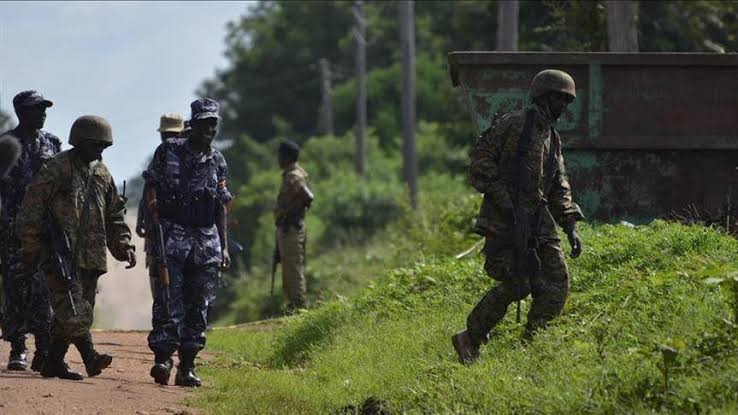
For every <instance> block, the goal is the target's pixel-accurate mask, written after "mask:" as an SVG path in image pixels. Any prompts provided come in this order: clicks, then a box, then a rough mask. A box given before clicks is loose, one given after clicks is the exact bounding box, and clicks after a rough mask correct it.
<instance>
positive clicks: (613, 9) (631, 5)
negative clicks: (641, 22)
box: [605, 0, 638, 52]
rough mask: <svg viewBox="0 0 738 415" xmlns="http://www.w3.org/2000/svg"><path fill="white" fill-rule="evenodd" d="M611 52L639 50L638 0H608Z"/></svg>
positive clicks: (608, 37)
mask: <svg viewBox="0 0 738 415" xmlns="http://www.w3.org/2000/svg"><path fill="white" fill-rule="evenodd" d="M605 5H606V6H607V43H608V48H609V49H610V52H638V2H637V1H631V0H618V1H606V2H605Z"/></svg>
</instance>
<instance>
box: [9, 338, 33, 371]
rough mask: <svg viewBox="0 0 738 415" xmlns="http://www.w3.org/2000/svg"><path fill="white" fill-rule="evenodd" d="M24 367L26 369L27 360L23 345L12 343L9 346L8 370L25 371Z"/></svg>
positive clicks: (21, 343) (22, 343)
mask: <svg viewBox="0 0 738 415" xmlns="http://www.w3.org/2000/svg"><path fill="white" fill-rule="evenodd" d="M26 367H28V360H27V358H26V345H25V343H24V342H13V343H12V344H11V346H10V356H8V370H26Z"/></svg>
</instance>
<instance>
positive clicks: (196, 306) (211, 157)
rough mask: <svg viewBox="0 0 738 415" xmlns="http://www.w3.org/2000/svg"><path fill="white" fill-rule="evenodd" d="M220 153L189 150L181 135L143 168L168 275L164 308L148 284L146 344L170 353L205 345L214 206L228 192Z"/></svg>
mask: <svg viewBox="0 0 738 415" xmlns="http://www.w3.org/2000/svg"><path fill="white" fill-rule="evenodd" d="M226 176H227V165H226V161H225V158H224V157H223V155H222V154H221V153H220V152H219V151H218V150H216V149H214V148H210V149H209V151H208V152H206V153H204V154H203V153H199V154H195V153H194V152H193V150H192V149H191V147H190V145H189V141H188V139H187V138H175V139H170V140H167V141H166V142H165V143H162V144H161V145H160V146H159V147H158V148H157V149H156V152H155V153H154V158H153V160H152V161H151V164H150V165H149V167H148V169H147V170H146V171H145V172H144V173H143V177H144V178H145V179H146V183H147V185H149V186H153V188H155V189H156V193H157V200H158V206H159V215H160V222H161V225H162V228H163V233H164V240H165V251H166V258H167V261H168V266H169V274H170V287H169V290H170V311H171V315H167V312H166V308H165V306H164V304H163V296H162V285H161V283H160V281H159V280H156V282H155V283H154V285H155V290H156V295H155V296H154V304H153V317H152V326H153V329H152V330H151V332H150V333H149V337H148V341H149V348H150V349H151V350H152V351H154V352H155V353H163V354H168V355H171V354H172V353H173V352H174V351H176V350H179V351H180V353H181V351H182V350H186V351H191V352H195V353H196V352H198V351H200V350H202V349H203V348H204V347H205V330H206V328H207V310H208V305H209V304H210V303H211V302H212V301H213V300H214V299H215V292H214V290H215V286H216V284H217V281H218V272H219V266H220V263H221V261H222V258H221V244H220V239H219V236H218V229H217V226H216V225H215V217H216V215H215V211H216V209H217V208H218V207H221V206H223V205H225V204H226V203H228V202H229V201H230V200H231V199H233V196H232V195H231V193H230V192H229V191H228V188H227V187H226Z"/></svg>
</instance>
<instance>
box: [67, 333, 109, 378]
mask: <svg viewBox="0 0 738 415" xmlns="http://www.w3.org/2000/svg"><path fill="white" fill-rule="evenodd" d="M74 345H75V346H76V347H77V350H79V354H80V356H82V361H83V362H84V363H85V370H86V371H87V376H89V377H95V376H97V375H99V374H101V373H102V371H103V369H105V368H106V367H108V366H110V363H112V362H113V356H111V355H109V354H106V353H98V352H97V351H96V350H95V348H94V346H93V345H92V338H90V337H83V338H79V339H75V340H74Z"/></svg>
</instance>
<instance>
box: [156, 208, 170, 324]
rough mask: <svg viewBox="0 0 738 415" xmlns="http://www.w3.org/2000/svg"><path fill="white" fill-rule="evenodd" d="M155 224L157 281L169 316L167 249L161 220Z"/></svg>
mask: <svg viewBox="0 0 738 415" xmlns="http://www.w3.org/2000/svg"><path fill="white" fill-rule="evenodd" d="M155 226H156V244H157V245H158V247H159V282H160V283H161V286H162V288H163V290H162V299H163V300H164V308H165V309H166V311H167V316H170V317H171V315H172V312H171V309H170V308H169V303H170V297H169V264H167V253H166V252H167V251H166V249H165V247H164V231H163V230H162V229H161V222H159V221H158V220H157V221H156V222H155Z"/></svg>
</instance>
